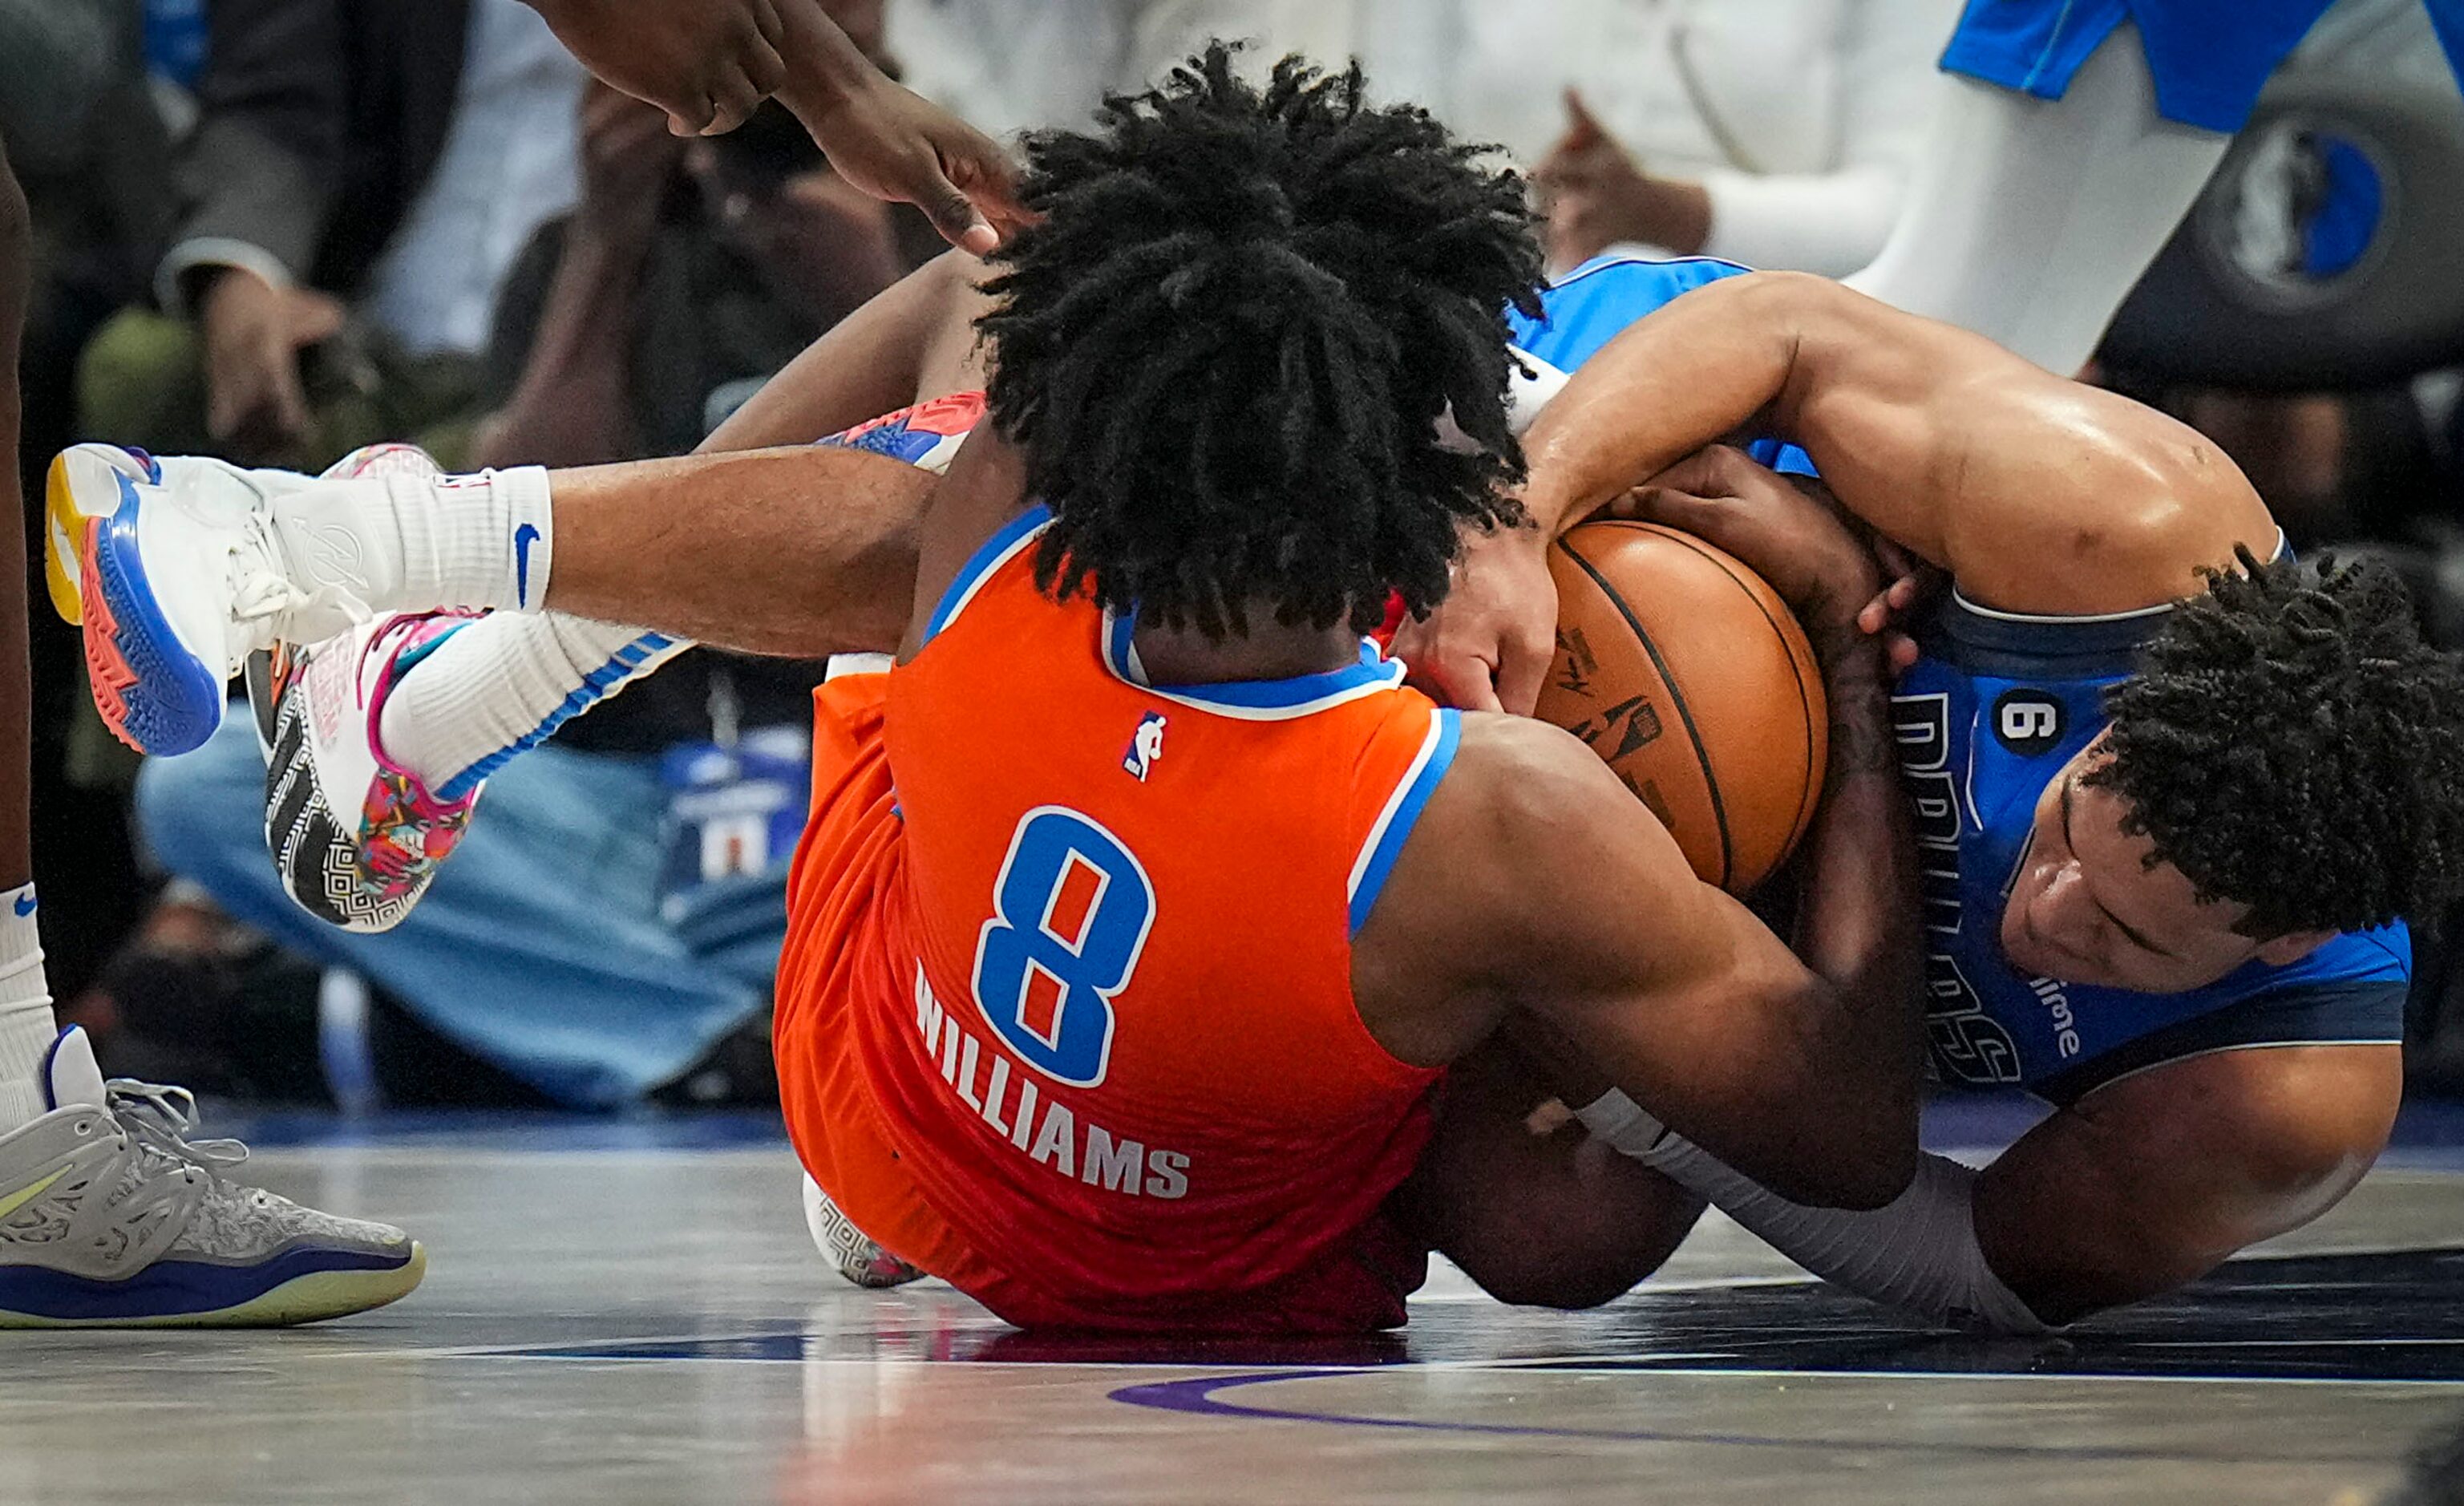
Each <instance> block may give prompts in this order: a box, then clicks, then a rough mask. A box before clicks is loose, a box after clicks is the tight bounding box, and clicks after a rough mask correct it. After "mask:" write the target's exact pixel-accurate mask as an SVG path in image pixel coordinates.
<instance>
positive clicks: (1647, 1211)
mask: <svg viewBox="0 0 2464 1506" xmlns="http://www.w3.org/2000/svg"><path fill="white" fill-rule="evenodd" d="M1554 1097H1555V1095H1554V1092H1553V1090H1552V1089H1551V1086H1550V1085H1549V1083H1548V1082H1547V1081H1546V1080H1545V1079H1544V1078H1543V1076H1542V1074H1541V1072H1540V1070H1539V1069H1538V1068H1536V1067H1535V1066H1534V1065H1532V1064H1531V1063H1530V1062H1529V1061H1528V1060H1527V1059H1526V1058H1525V1057H1524V1056H1523V1055H1521V1054H1520V1053H1518V1052H1516V1051H1515V1050H1514V1049H1513V1048H1512V1047H1510V1046H1508V1045H1507V1044H1506V1043H1504V1042H1503V1041H1492V1042H1490V1043H1489V1044H1488V1045H1487V1046H1485V1047H1483V1048H1482V1049H1481V1050H1480V1051H1478V1052H1474V1053H1473V1054H1472V1055H1470V1056H1468V1057H1465V1058H1464V1059H1463V1061H1462V1062H1459V1063H1457V1064H1456V1065H1455V1066H1454V1067H1452V1068H1450V1069H1449V1070H1448V1071H1447V1074H1446V1082H1445V1088H1444V1096H1443V1097H1442V1098H1441V1100H1440V1103H1439V1108H1438V1123H1437V1130H1436V1133H1435V1134H1434V1135H1433V1136H1432V1138H1431V1139H1430V1141H1429V1146H1428V1149H1427V1150H1425V1151H1423V1152H1422V1153H1421V1156H1420V1163H1419V1166H1418V1167H1417V1168H1416V1169H1415V1170H1414V1172H1413V1174H1412V1178H1411V1180H1410V1181H1408V1182H1406V1183H1405V1184H1404V1185H1402V1186H1401V1187H1400V1188H1398V1189H1397V1191H1396V1194H1395V1197H1394V1199H1393V1201H1392V1202H1391V1203H1390V1204H1389V1205H1388V1207H1389V1209H1390V1211H1391V1212H1392V1213H1393V1214H1394V1216H1395V1218H1396V1221H1397V1223H1398V1224H1399V1225H1400V1226H1401V1227H1402V1228H1403V1229H1404V1230H1405V1231H1406V1232H1407V1233H1409V1234H1411V1235H1413V1236H1415V1237H1417V1238H1419V1240H1421V1241H1422V1242H1423V1243H1424V1244H1426V1245H1427V1246H1428V1247H1429V1248H1430V1249H1433V1250H1435V1251H1438V1252H1439V1253H1440V1254H1442V1255H1444V1256H1445V1257H1446V1258H1447V1259H1449V1260H1452V1261H1453V1262H1454V1263H1455V1264H1456V1265H1458V1266H1460V1267H1462V1268H1463V1272H1464V1273H1466V1274H1468V1275H1469V1276H1470V1277H1471V1278H1472V1279H1473V1280H1475V1281H1477V1282H1479V1283H1480V1285H1481V1288H1482V1289H1483V1290H1484V1291H1485V1292H1487V1293H1488V1294H1489V1295H1490V1296H1495V1297H1497V1298H1498V1299H1499V1300H1501V1301H1507V1302H1516V1303H1522V1304H1527V1305H1531V1306H1541V1307H1567V1308H1579V1307H1595V1306H1597V1305H1599V1304H1600V1303H1602V1302H1607V1301H1611V1300H1614V1299H1615V1298H1617V1297H1618V1296H1623V1295H1624V1294H1625V1293H1626V1292H1627V1291H1628V1290H1630V1289H1631V1288H1632V1287H1633V1286H1634V1285H1635V1283H1637V1282H1639V1281H1640V1280H1641V1279H1642V1278H1643V1277H1644V1276H1647V1275H1649V1274H1650V1273H1652V1272H1654V1271H1656V1270H1658V1269H1659V1268H1660V1265H1661V1262H1662V1261H1664V1260H1666V1259H1667V1258H1668V1256H1669V1254H1670V1252H1671V1251H1675V1250H1676V1248H1677V1246H1678V1244H1679V1243H1680V1242H1681V1241H1683V1239H1684V1237H1685V1235H1686V1233H1687V1231H1689V1230H1690V1229H1693V1227H1694V1221H1695V1220H1696V1219H1697V1218H1699V1217H1700V1216H1701V1215H1702V1212H1703V1207H1704V1203H1703V1200H1702V1199H1700V1198H1698V1197H1696V1196H1695V1195H1694V1194H1693V1193H1691V1192H1688V1191H1686V1190H1685V1189H1683V1187H1680V1186H1679V1185H1677V1184H1676V1183H1674V1182H1671V1181H1669V1180H1668V1179H1667V1178H1665V1177H1663V1176H1661V1175H1660V1174H1659V1173H1658V1172H1656V1171H1653V1170H1651V1169H1649V1168H1648V1167H1646V1166H1644V1165H1642V1164H1641V1163H1639V1162H1636V1161H1633V1160H1630V1159H1628V1158H1626V1157H1624V1156H1620V1155H1618V1154H1617V1152H1616V1151H1614V1150H1612V1149H1611V1148H1610V1147H1609V1146H1607V1145H1605V1144H1603V1143H1601V1142H1599V1141H1595V1140H1594V1139H1592V1138H1591V1137H1589V1136H1587V1135H1586V1134H1585V1133H1584V1131H1583V1129H1582V1127H1581V1126H1580V1125H1578V1124H1575V1123H1573V1121H1572V1120H1571V1119H1569V1118H1567V1117H1566V1115H1565V1113H1564V1111H1563V1110H1562V1109H1561V1108H1557V1107H1556V1105H1555V1103H1554ZM1535 1116H1536V1117H1535Z"/></svg>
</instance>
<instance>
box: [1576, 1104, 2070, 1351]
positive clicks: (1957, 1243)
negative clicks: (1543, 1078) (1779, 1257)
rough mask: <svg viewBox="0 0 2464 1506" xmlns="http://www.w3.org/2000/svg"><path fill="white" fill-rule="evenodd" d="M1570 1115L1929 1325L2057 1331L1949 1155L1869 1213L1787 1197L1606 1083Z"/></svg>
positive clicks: (1802, 1260) (1966, 1174) (1787, 1250)
mask: <svg viewBox="0 0 2464 1506" xmlns="http://www.w3.org/2000/svg"><path fill="white" fill-rule="evenodd" d="M1574 1117H1575V1118H1578V1119H1581V1120H1582V1121H1583V1126H1584V1127H1585V1128H1586V1129H1588V1130H1590V1131H1591V1132H1592V1133H1593V1134H1594V1135H1595V1136H1596V1137H1598V1138H1599V1139H1600V1140H1602V1141H1606V1142H1607V1143H1608V1144H1609V1145H1610V1146H1611V1147H1612V1148H1613V1149H1616V1150H1617V1151H1620V1152H1622V1153H1623V1154H1625V1155H1628V1156H1632V1157H1633V1158H1634V1159H1635V1160H1637V1161H1639V1162H1641V1163H1643V1164H1644V1165H1646V1166H1649V1167H1651V1168H1652V1169H1653V1170H1654V1171H1657V1172H1659V1173H1660V1174H1661V1175H1662V1176H1664V1177H1667V1178H1668V1179H1669V1180H1671V1181H1673V1182H1675V1183H1677V1184H1678V1185H1680V1186H1683V1187H1684V1188H1686V1189H1687V1190H1688V1191H1691V1192H1695V1193H1699V1194H1700V1195H1702V1196H1704V1197H1706V1198H1709V1199H1710V1200H1711V1201H1712V1202H1713V1203H1715V1204H1717V1205H1718V1206H1719V1208H1720V1211H1722V1212H1723V1213H1726V1214H1727V1215H1728V1216H1729V1217H1730V1218H1733V1219H1735V1220H1736V1221H1737V1222H1738V1223H1740V1224H1742V1225H1744V1226H1745V1227H1746V1228H1747V1229H1751V1230H1752V1231H1753V1232H1754V1233H1756V1234H1758V1235H1760V1236H1761V1237H1762V1239H1763V1240H1764V1242H1765V1243H1767V1244H1769V1245H1770V1246H1771V1248H1772V1249H1773V1250H1776V1251H1779V1252H1780V1253H1781V1254H1784V1255H1786V1256H1788V1257H1789V1258H1790V1259H1791V1260H1793V1261H1795V1262H1796V1263H1797V1264H1798V1265H1800V1266H1803V1267H1804V1268H1805V1269H1806V1270H1808V1271H1811V1272H1813V1273H1815V1275H1818V1276H1820V1277H1822V1278H1823V1279H1824V1280H1826V1281H1829V1282H1832V1283H1834V1284H1836V1285H1837V1286H1841V1287H1845V1288H1846V1289H1847V1290H1849V1291H1851V1292H1854V1293H1856V1294H1857V1295H1858V1296H1862V1297H1866V1298H1869V1299H1870V1300H1873V1301H1876V1302H1881V1303H1882V1304H1884V1305H1885V1306H1889V1307H1896V1308H1899V1309H1900V1310H1902V1311H1903V1312H1907V1313H1912V1314H1915V1315H1916V1316H1917V1317H1920V1318H1925V1320H1926V1321H1927V1322H1932V1323H1941V1324H1946V1325H1947V1326H1949V1327H1953V1328H1963V1329H1970V1330H1983V1331H1986V1332H1990V1333H1999V1334H2043V1333H2050V1332H2052V1330H2051V1329H2050V1328H2048V1327H2047V1326H2046V1324H2045V1322H2044V1320H2043V1319H2041V1318H2038V1317H2036V1315H2035V1313H2033V1312H2031V1311H2030V1310H2029V1308H2028V1304H2027V1303H2025V1302H2023V1301H2021V1300H2020V1299H2019V1297H2018V1295H2017V1294H2015V1293H2013V1291H2012V1290H2011V1289H2010V1288H2009V1287H2008V1286H2006V1285H2004V1284H2003V1281H2002V1278H2001V1277H2000V1276H1998V1275H1996V1274H1994V1273H1993V1268H1992V1267H1991V1266H1989V1265H1987V1264H1986V1263H1985V1251H1984V1249H1983V1248H1982V1247H1981V1246H1979V1245H1978V1244H1977V1242H1976V1216H1975V1187H1976V1173H1975V1172H1973V1171H1970V1170H1969V1168H1968V1167H1966V1166H1963V1165H1961V1164H1960V1163H1957V1162H1955V1161H1952V1160H1949V1159H1948V1158H1947V1157H1943V1156H1933V1155H1928V1156H1925V1157H1922V1158H1920V1160H1919V1162H1918V1164H1917V1175H1916V1180H1915V1181H1913V1182H1911V1183H1910V1184H1909V1185H1908V1188H1907V1190H1906V1191H1904V1192H1903V1193H1901V1194H1900V1195H1899V1196H1898V1197H1897V1198H1895V1199H1893V1200H1892V1201H1891V1202H1889V1203H1887V1204H1885V1205H1883V1206H1882V1207H1878V1208H1874V1209H1871V1210H1869V1211H1865V1212H1851V1211H1849V1210H1847V1209H1843V1208H1820V1207H1804V1206H1803V1205H1802V1204H1796V1203H1791V1202H1790V1201H1788V1200H1787V1199H1786V1198H1783V1197H1781V1196H1780V1195H1779V1194H1778V1193H1776V1192H1772V1191H1771V1190H1769V1189H1768V1188H1766V1187H1764V1186H1762V1185H1760V1184H1759V1183H1756V1182H1754V1181H1753V1180H1752V1179H1751V1178H1749V1177H1747V1176H1745V1175H1744V1174H1742V1173H1740V1172H1738V1171H1736V1170H1734V1169H1732V1168H1730V1167H1729V1166H1727V1165H1726V1164H1724V1163H1721V1162H1720V1161H1719V1160H1718V1159H1717V1158H1715V1157H1713V1156H1712V1155H1711V1154H1710V1153H1709V1152H1708V1151H1705V1149H1703V1148H1702V1147H1701V1146H1699V1145H1696V1144H1693V1143H1691V1142H1690V1141H1686V1140H1685V1139H1684V1138H1683V1137H1682V1136H1678V1135H1673V1134H1670V1133H1669V1132H1668V1131H1667V1130H1665V1129H1663V1128H1661V1125H1660V1121H1659V1120H1657V1119H1654V1118H1652V1117H1651V1116H1650V1115H1649V1114H1647V1113H1645V1112H1644V1111H1643V1110H1642V1109H1641V1108H1640V1107H1639V1106H1638V1105H1637V1104H1636V1103H1635V1101H1634V1100H1633V1099H1631V1098H1629V1097H1627V1096H1625V1095H1624V1094H1622V1093H1618V1092H1616V1091H1615V1090H1611V1091H1610V1092H1609V1093H1608V1094H1606V1095H1604V1096H1602V1097H1600V1098H1599V1099H1598V1100H1597V1101H1596V1102H1594V1103H1589V1104H1585V1105H1584V1106H1583V1107H1582V1108H1580V1109H1577V1110H1575V1111H1574Z"/></svg>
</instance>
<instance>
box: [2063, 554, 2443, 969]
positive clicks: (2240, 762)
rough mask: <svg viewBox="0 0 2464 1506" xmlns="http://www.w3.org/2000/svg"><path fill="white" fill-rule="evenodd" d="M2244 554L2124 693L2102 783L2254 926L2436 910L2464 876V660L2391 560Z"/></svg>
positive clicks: (2364, 920) (2128, 820)
mask: <svg viewBox="0 0 2464 1506" xmlns="http://www.w3.org/2000/svg"><path fill="white" fill-rule="evenodd" d="M2238 553H2239V555H2240V559H2241V572H2240V573H2236V572H2234V571H2231V570H2218V571H2212V572H2211V573H2210V575H2209V579H2208V589H2207V593H2206V594H2205V595H2203V596H2197V597H2193V598H2191V599H2190V600H2189V601H2187V602H2184V603H2182V604H2181V605H2180V606H2178V607H2176V608H2175V609H2174V610H2173V611H2172V613H2171V615H2170V616H2169V618H2168V619H2167V622H2166V624H2165V626H2164V627H2163V629H2162V630H2160V631H2158V632H2157V633H2156V635H2155V637H2154V638H2153V639H2152V640H2150V641H2149V642H2148V643H2147V645H2146V646H2145V648H2144V649H2143V650H2142V651H2141V656H2140V664H2139V673H2138V674H2137V675H2134V676H2133V677H2132V678H2130V679H2127V680H2124V681H2123V682H2122V683H2120V684H2118V685H2116V686H2114V687H2113V689H2112V690H2111V691H2109V692H2108V693H2107V695H2106V698H2105V703H2106V708H2107V709H2108V710H2109V711H2110V712H2111V713H2112V716H2113V758H2112V760H2111V762H2109V763H2107V764H2102V765H2101V766H2100V767H2098V768H2097V769H2095V770H2093V771H2092V772H2090V773H2089V774H2088V775H2087V776H2086V779H2087V782H2088V783H2089V784H2091V785H2097V786H2104V787H2106V788H2110V789H2112V790H2114V791H2115V792H2117V793H2118V794H2120V795H2121V796H2122V797H2123V800H2124V801H2125V802H2127V803H2128V806H2129V810H2128V811H2127V813H2125V814H2124V816H2123V830H2124V831H2131V832H2134V833H2144V834H2145V835H2146V836H2148V837H2149V838H2151V839H2153V841H2154V843H2155V852H2154V853H2153V854H2152V855H2151V856H2150V858H2149V859H2148V861H2149V865H2150V866H2151V867H2152V866H2153V865H2154V864H2155V863H2157V862H2169V863H2171V864H2173V865H2174V866H2176V867H2178V868H2179V869H2181V871H2182V872H2183V874H2184V875H2186V876H2188V877H2189V880H2190V883H2191V884H2192V886H2193V887H2194V888H2195V889H2196V890H2197V891H2198V895H2199V897H2200V898H2202V899H2209V900H2215V899H2226V900H2233V901H2234V902H2237V903H2239V904H2243V905H2247V906H2248V907H2249V909H2250V914H2249V915H2248V916H2247V917H2246V918H2245V919H2243V920H2242V922H2241V925H2240V929H2241V930H2242V931H2244V932H2245V933H2247V934H2249V935H2251V936H2254V937H2257V938H2260V939H2262V940H2265V939H2269V938H2273V937H2277V936H2285V935H2289V934H2291V933H2294V932H2297V931H2351V930H2359V929H2362V928H2364V927H2367V926H2374V925H2385V924H2387V922H2389V921H2391V920H2394V919H2398V918H2399V917H2408V916H2409V917H2413V918H2416V919H2431V920H2434V919H2436V917H2437V914H2438V912H2439V911H2440V910H2441V909H2443V908H2444V907H2445V905H2446V904H2447V902H2448V901H2449V900H2450V899H2452V898H2453V897H2455V896H2456V894H2457V893H2458V891H2459V890H2464V670H2459V666H2458V663H2457V660H2456V659H2455V658H2454V657H2453V655H2450V654H2445V653H2438V652H2436V651H2435V650H2432V649H2431V648H2429V647H2428V646H2426V645H2425V644H2423V642H2422V641H2421V638H2420V635H2419V633H2418V632H2417V631H2415V629H2414V626H2413V617H2412V605H2411V602H2410V601H2409V598H2408V596H2407V594H2406V591H2405V588H2404V586H2403V584H2402V583H2401V582H2399V581H2398V580H2397V579H2396V578H2395V576H2394V575H2393V574H2392V573H2391V572H2390V571H2388V570H2387V568H2386V567H2385V566H2382V565H2370V564H2336V563H2333V562H2329V563H2325V564H2322V565H2317V566H2312V565H2301V564H2298V563H2296V562H2294V561H2291V560H2285V561H2281V562H2278V563H2277V564H2273V565H2261V564H2259V563H2258V562H2257V561H2256V560H2255V559H2254V558H2253V557H2252V556H2251V553H2250V551H2249V550H2247V549H2243V550H2240V551H2238Z"/></svg>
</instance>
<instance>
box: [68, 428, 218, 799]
mask: <svg viewBox="0 0 2464 1506" xmlns="http://www.w3.org/2000/svg"><path fill="white" fill-rule="evenodd" d="M70 505H72V506H75V505H76V503H75V501H74V500H72V502H71V503H70ZM138 508H139V502H138V498H137V493H136V489H135V488H134V487H133V486H131V485H130V484H129V483H128V482H127V480H126V478H124V477H123V478H121V501H120V505H119V507H117V508H116V509H114V510H113V511H112V512H111V513H109V514H108V515H107V516H96V515H95V514H94V513H92V512H90V511H87V510H83V509H80V510H79V512H78V514H77V517H78V519H79V520H80V521H81V522H82V523H83V524H84V528H85V537H84V543H83V545H82V546H81V547H80V548H79V550H78V560H79V565H80V568H79V573H78V585H79V587H80V591H79V595H80V598H81V607H82V615H83V617H84V621H83V623H82V624H81V626H82V627H83V628H84V630H85V664H86V673H87V675H88V678H89V680H90V682H91V684H92V688H93V691H94V707H95V710H96V711H97V712H99V713H100V715H101V717H102V723H103V725H104V726H106V727H109V728H110V729H111V733H112V736H114V737H116V738H118V739H119V740H120V741H121V742H125V743H127V744H128V745H129V746H130V747H132V748H135V749H136V750H137V751H138V752H140V753H143V754H146V755H148V756H154V757H166V756H168V755H171V754H175V753H187V752H189V751H192V750H193V749H196V748H199V747H202V746H204V745H205V742H206V740H207V739H208V738H210V737H212V736H213V735H214V729H215V728H216V727H218V726H220V725H221V724H222V719H223V688H224V687H223V681H222V679H221V677H220V676H218V675H215V674H214V673H213V671H212V670H211V669H209V668H208V667H207V665H206V664H205V663H204V661H202V660H200V659H199V658H198V657H197V656H196V655H195V654H194V653H189V652H188V651H187V649H186V648H184V647H182V646H181V645H180V640H179V638H178V636H177V635H176V634H175V633H173V632H172V631H171V624H170V623H169V621H168V620H166V619H165V617H164V615H163V610H162V609H161V608H160V607H159V606H157V605H156V604H155V601H154V595H153V592H152V591H151V590H150V589H149V588H148V587H147V583H146V578H145V562H144V559H143V556H142V555H141V554H140V553H139V550H138V546H137V520H138ZM55 605H56V603H55Z"/></svg>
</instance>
